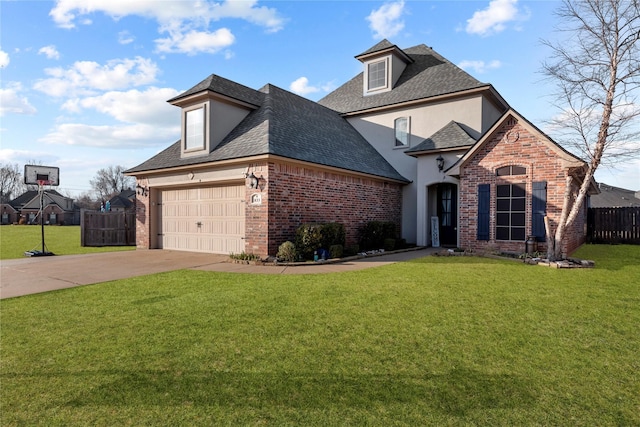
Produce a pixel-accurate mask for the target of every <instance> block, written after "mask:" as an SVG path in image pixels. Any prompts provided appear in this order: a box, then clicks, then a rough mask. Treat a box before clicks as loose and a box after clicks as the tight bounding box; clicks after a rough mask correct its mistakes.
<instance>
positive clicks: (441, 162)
mask: <svg viewBox="0 0 640 427" xmlns="http://www.w3.org/2000/svg"><path fill="white" fill-rule="evenodd" d="M436 162H437V163H438V170H439V171H440V172H442V169H444V158H443V157H442V155H438V157H437V158H436Z"/></svg>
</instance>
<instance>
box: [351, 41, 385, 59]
mask: <svg viewBox="0 0 640 427" xmlns="http://www.w3.org/2000/svg"><path fill="white" fill-rule="evenodd" d="M394 46H395V45H394V44H393V43H391V42H390V41H389V40H387V39H383V40H382V41H380V42H379V43H377V44H376V45H375V46H372V47H370V48H369V49H367V50H365V51H364V52H362V53H361V54H360V55H356V58H359V57H361V56H364V55H368V54H370V53H375V52H378V51H381V50H385V49H389V48H390V47H394Z"/></svg>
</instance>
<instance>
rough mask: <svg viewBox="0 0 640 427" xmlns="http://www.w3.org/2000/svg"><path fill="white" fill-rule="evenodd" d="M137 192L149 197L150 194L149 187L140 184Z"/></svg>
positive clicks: (137, 185)
mask: <svg viewBox="0 0 640 427" xmlns="http://www.w3.org/2000/svg"><path fill="white" fill-rule="evenodd" d="M136 194H138V195H140V196H144V197H147V196H148V195H149V189H148V188H147V187H143V186H142V185H140V184H136Z"/></svg>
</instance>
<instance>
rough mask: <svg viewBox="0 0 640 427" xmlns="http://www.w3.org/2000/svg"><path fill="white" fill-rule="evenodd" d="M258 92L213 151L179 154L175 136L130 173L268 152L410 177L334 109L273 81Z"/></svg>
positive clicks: (387, 175) (395, 177) (381, 174)
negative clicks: (258, 102) (258, 101)
mask: <svg viewBox="0 0 640 427" xmlns="http://www.w3.org/2000/svg"><path fill="white" fill-rule="evenodd" d="M259 93H260V96H261V97H262V98H263V99H262V102H261V105H260V106H259V107H258V108H257V109H255V110H253V111H251V112H250V113H249V114H248V115H247V116H246V117H245V118H244V119H243V120H242V121H241V122H240V124H239V125H238V126H236V128H235V129H233V130H232V131H231V132H230V133H229V134H228V135H227V136H226V137H225V138H224V139H223V140H222V141H221V142H220V144H218V146H216V147H215V148H214V149H213V150H212V151H211V152H210V153H209V154H207V155H203V156H198V157H189V158H180V141H177V142H176V143H174V144H173V145H171V146H170V147H169V148H167V149H166V150H164V151H162V152H160V153H159V154H157V155H156V156H154V157H152V158H150V159H149V160H147V161H145V162H144V163H142V164H140V165H138V166H136V167H134V168H131V169H129V170H128V171H126V172H127V173H130V174H135V173H136V172H146V171H153V170H160V169H166V168H172V167H180V166H188V165H197V164H203V163H211V162H217V161H222V160H231V159H241V158H245V157H252V156H258V155H266V154H269V155H275V156H281V157H285V158H289V159H294V160H301V161H306V162H311V163H315V164H319V165H324V166H330V167H336V168H340V169H345V170H350V171H353V172H360V173H365V174H369V175H374V176H378V177H382V178H386V179H392V180H396V181H401V182H409V180H407V179H406V178H405V177H403V176H402V175H400V173H398V172H397V171H396V170H395V169H394V168H393V166H391V164H389V162H387V160H386V159H385V158H384V157H382V155H381V154H380V153H378V152H377V151H376V150H375V148H373V147H372V146H371V145H370V144H369V143H368V142H367V140H366V139H364V137H363V136H362V135H360V134H359V133H358V132H357V131H356V130H355V128H353V126H351V124H349V122H347V121H346V120H345V119H344V118H342V117H341V116H340V115H339V114H338V113H336V112H335V111H333V110H330V109H328V108H325V107H323V106H321V105H319V104H317V103H315V102H313V101H310V100H308V99H306V98H302V97H300V96H298V95H295V94H293V93H291V92H288V91H286V90H283V89H280V88H278V87H276V86H273V85H270V84H269V85H266V86H264V87H263V88H262V89H260V91H259ZM256 98H257V96H256Z"/></svg>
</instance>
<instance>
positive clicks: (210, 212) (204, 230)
mask: <svg viewBox="0 0 640 427" xmlns="http://www.w3.org/2000/svg"><path fill="white" fill-rule="evenodd" d="M244 191H245V190H244V186H243V185H237V186H216V187H198V188H181V189H172V190H163V191H162V193H161V194H160V206H159V209H160V221H159V231H158V243H159V247H160V248H163V249H174V250H181V251H194V252H211V253H217V254H228V253H240V252H242V251H244V206H245V203H244Z"/></svg>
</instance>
